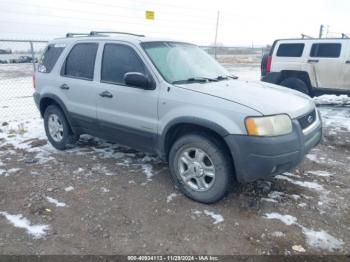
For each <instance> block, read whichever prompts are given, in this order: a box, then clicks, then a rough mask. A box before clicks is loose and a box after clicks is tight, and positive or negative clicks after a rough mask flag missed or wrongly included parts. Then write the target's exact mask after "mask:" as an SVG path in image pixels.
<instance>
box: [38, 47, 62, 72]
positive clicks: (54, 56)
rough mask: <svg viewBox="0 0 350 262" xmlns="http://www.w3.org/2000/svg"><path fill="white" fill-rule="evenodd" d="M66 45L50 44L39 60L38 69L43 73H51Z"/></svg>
mask: <svg viewBox="0 0 350 262" xmlns="http://www.w3.org/2000/svg"><path fill="white" fill-rule="evenodd" d="M65 46H66V45H65V44H50V45H48V46H47V47H46V50H45V51H44V54H43V55H42V57H41V59H40V61H39V65H38V71H39V72H41V73H50V72H51V70H52V68H53V67H54V66H55V64H56V62H57V60H58V58H59V57H60V55H61V53H62V51H63V50H64V48H65Z"/></svg>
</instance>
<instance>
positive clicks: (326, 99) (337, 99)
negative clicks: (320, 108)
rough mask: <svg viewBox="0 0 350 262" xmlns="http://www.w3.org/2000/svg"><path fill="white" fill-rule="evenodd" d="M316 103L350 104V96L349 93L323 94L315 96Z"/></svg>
mask: <svg viewBox="0 0 350 262" xmlns="http://www.w3.org/2000/svg"><path fill="white" fill-rule="evenodd" d="M314 101H315V103H316V105H350V97H349V96H347V95H339V96H337V95H322V96H317V97H314Z"/></svg>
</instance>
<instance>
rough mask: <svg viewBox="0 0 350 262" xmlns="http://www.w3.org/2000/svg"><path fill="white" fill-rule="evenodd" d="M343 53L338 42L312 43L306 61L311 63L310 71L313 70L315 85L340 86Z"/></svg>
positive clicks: (337, 87)
mask: <svg viewBox="0 0 350 262" xmlns="http://www.w3.org/2000/svg"><path fill="white" fill-rule="evenodd" d="M343 53H344V51H343V52H342V44H341V43H340V42H339V43H337V42H332V43H324V42H322V43H313V44H312V46H311V51H310V56H309V59H308V63H309V64H310V65H311V71H313V72H314V75H315V79H316V81H317V83H316V84H317V87H319V88H331V89H340V88H342V73H343V67H344V64H343V61H342V59H341V55H342V54H343Z"/></svg>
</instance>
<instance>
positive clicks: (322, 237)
mask: <svg viewBox="0 0 350 262" xmlns="http://www.w3.org/2000/svg"><path fill="white" fill-rule="evenodd" d="M302 230H303V233H304V234H305V236H306V243H307V244H308V245H309V246H311V247H314V248H319V249H323V250H328V251H336V250H340V249H341V247H342V246H343V244H344V242H343V241H342V240H339V239H336V238H335V237H333V236H331V235H330V234H328V233H327V232H326V231H324V230H321V231H314V230H311V229H307V228H305V227H302Z"/></svg>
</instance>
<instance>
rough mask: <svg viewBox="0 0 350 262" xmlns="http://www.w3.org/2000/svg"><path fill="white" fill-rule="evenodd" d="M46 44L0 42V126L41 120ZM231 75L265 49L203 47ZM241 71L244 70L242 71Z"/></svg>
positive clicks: (249, 65)
mask: <svg viewBox="0 0 350 262" xmlns="http://www.w3.org/2000/svg"><path fill="white" fill-rule="evenodd" d="M46 44H47V42H46V41H35V40H5V39H3V40H1V39H0V124H1V123H3V122H6V121H14V120H18V121H19V120H20V121H23V120H26V119H31V118H35V117H39V113H38V110H37V109H36V107H35V104H34V101H33V98H32V94H33V92H34V89H33V79H32V76H33V73H34V71H35V68H36V64H37V62H38V59H39V57H40V55H41V54H42V52H43V51H44V48H45V46H46ZM201 48H202V49H203V50H205V51H206V52H208V53H209V54H210V55H212V56H213V57H215V58H216V59H217V60H218V61H219V62H220V63H221V64H223V65H224V66H225V67H226V68H227V69H228V70H229V71H230V72H232V73H233V74H234V73H237V72H238V73H243V74H244V73H245V72H246V71H247V70H249V68H252V69H253V70H254V68H256V67H258V66H259V65H260V61H261V57H262V55H263V54H264V53H265V52H267V49H265V48H252V47H226V46H220V47H217V48H215V47H213V46H201ZM242 68H248V69H245V71H244V72H241V70H242Z"/></svg>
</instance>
